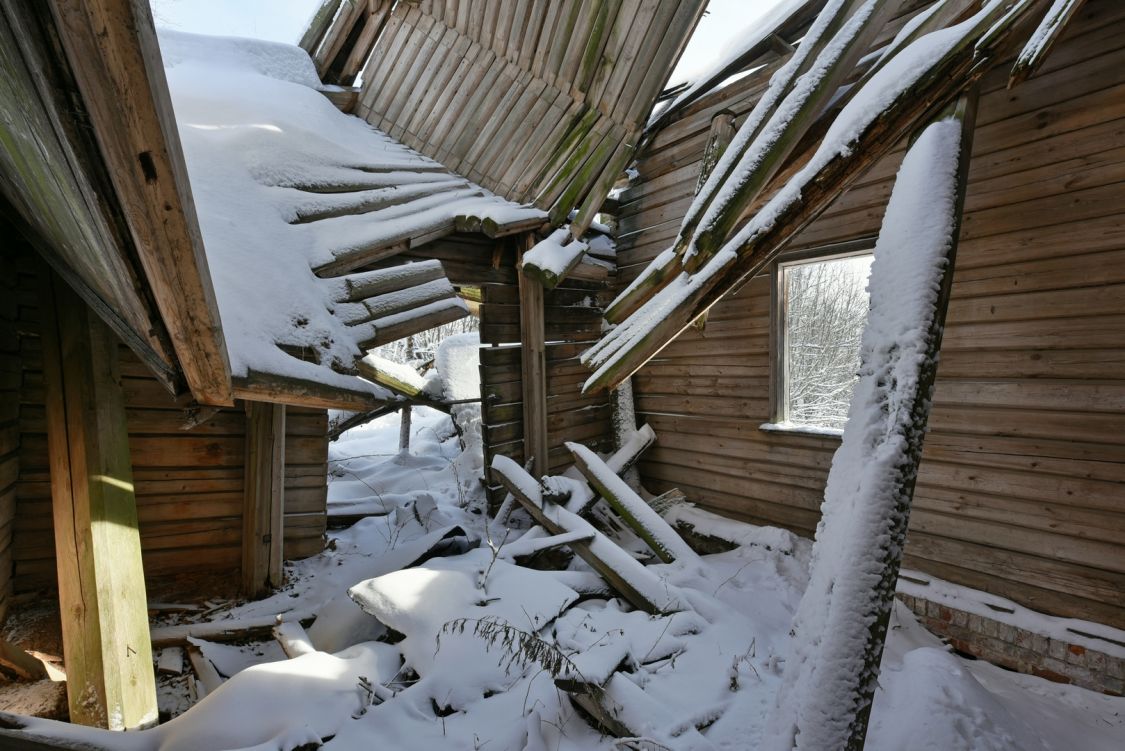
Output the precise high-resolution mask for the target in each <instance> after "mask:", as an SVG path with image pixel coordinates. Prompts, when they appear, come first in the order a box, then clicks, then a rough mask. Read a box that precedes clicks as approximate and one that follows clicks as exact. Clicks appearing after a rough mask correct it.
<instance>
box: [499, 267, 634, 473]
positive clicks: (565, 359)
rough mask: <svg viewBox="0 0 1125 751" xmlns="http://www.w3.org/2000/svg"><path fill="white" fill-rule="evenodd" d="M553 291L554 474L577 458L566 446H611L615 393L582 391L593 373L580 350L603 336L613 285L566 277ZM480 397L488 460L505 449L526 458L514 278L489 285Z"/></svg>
mask: <svg viewBox="0 0 1125 751" xmlns="http://www.w3.org/2000/svg"><path fill="white" fill-rule="evenodd" d="M564 285H565V286H562V287H558V288H556V289H553V290H549V291H547V292H546V296H545V302H546V304H545V311H544V313H545V319H546V330H547V444H548V446H549V452H548V455H549V457H550V458H549V465H550V468H551V472H561V471H562V470H563V469H565V468H566V467H569V466H570V465H571V464H572V463H573V460H572V459H571V456H570V454H569V452H567V450H566V448H565V446H564V445H563V444H564V443H565V442H567V441H578V442H580V443H583V444H585V445H587V446H590V447H591V448H594V449H595V450H599V451H601V450H606V449H609V448H611V445H612V439H613V432H612V429H611V426H610V405H609V397H608V395H607V394H606V392H604V391H602V392H599V393H596V394H591V395H586V396H584V395H582V394H581V386H582V381H583V380H585V378H586V376H587V375H588V371H587V370H586V368H585V366H583V365H582V363H580V362H579V361H578V355H579V353H580V352H582V350H584V349H586V348H587V347H588V346H589V345H590V343H592V342H593V341H594V340H595V339H597V336H598V333H599V331H600V329H601V318H602V309H603V306H604V305H605V304H606V303H607V302H608V298H609V290H608V289H606V288H605V287H604V286H601V285H596V284H586V283H582V282H576V281H566V282H564ZM482 292H483V298H484V301H483V303H482V304H481V306H480V311H481V312H480V321H481V342H482V343H483V344H491V345H496V346H492V347H486V348H484V349H482V350H481V358H480V361H481V368H480V371H481V396H482V397H483V403H482V417H483V427H482V434H483V438H484V446H485V460H486V466H487V464H488V463H490V462H491V460H492V456H494V455H496V454H503V455H505V456H510V457H512V458H513V459H515V460H516V461H518V462H520V463H521V464H522V463H523V461H524V453H523V397H522V394H523V382H522V376H521V370H520V349H521V348H520V346H519V340H520V327H519V290H518V288H517V286H516V285H515V284H510V285H500V284H491V285H486V286H484V287H482Z"/></svg>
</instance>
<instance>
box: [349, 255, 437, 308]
mask: <svg viewBox="0 0 1125 751" xmlns="http://www.w3.org/2000/svg"><path fill="white" fill-rule="evenodd" d="M444 277H445V271H444V270H443V269H442V266H441V261H417V262H414V263H404V264H402V265H401V266H392V267H390V268H387V269H376V270H374V271H364V272H360V273H357V274H349V275H348V276H345V277H343V278H341V279H340V280H338V282H337V286H336V288H335V291H334V294H333V299H334V300H335V301H336V302H362V301H364V300H367V299H370V298H372V297H376V296H378V295H385V294H387V293H388V292H397V291H398V290H402V289H406V288H407V287H417V286H418V285H420V284H425V283H426V282H432V281H434V280H435V279H442V278H444Z"/></svg>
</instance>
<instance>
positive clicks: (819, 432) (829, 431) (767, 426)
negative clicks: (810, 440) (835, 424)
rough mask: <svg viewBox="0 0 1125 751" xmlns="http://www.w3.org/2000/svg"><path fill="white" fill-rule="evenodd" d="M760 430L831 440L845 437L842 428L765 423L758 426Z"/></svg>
mask: <svg viewBox="0 0 1125 751" xmlns="http://www.w3.org/2000/svg"><path fill="white" fill-rule="evenodd" d="M758 430H764V431H766V432H767V433H798V434H800V435H815V436H823V437H831V438H839V437H841V436H842V435H844V431H843V430H842V429H840V428H823V427H819V426H816V425H798V424H796V423H792V422H763V423H762V424H761V425H759V426H758Z"/></svg>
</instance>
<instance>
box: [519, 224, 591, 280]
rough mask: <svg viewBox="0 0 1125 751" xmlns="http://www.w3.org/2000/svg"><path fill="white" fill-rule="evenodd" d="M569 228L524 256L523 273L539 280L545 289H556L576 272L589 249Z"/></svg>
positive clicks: (549, 238)
mask: <svg viewBox="0 0 1125 751" xmlns="http://www.w3.org/2000/svg"><path fill="white" fill-rule="evenodd" d="M589 247H590V246H588V245H587V244H586V243H584V242H582V241H580V240H576V239H575V238H574V237H573V236H572V235H571V234H570V230H569V228H567V227H563V228H561V229H557V230H555V231H554V232H552V233H551V234H550V235H549V236H548V237H547V239H546V240H542V241H540V242H538V243H536V244H535V246H534V247H533V248H532V249H531V250H529V251H527V253H525V254H524V256H523V273H524V274H527V275H528V276H530V277H532V278H533V279H538V280H539V282H540V283H541V284H542V285H543V288H544V289H554V288H555V287H556V286H558V284H559V282H561V281H562V280H563V279H566V277H567V276H568V275H569V274H570V272H571V271H573V270H574V267H575V266H577V265H578V264H579V262H580V261H581V260H582V257H583V256H585V255H586V251H587V250H588V249H589Z"/></svg>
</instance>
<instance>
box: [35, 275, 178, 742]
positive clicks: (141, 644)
mask: <svg viewBox="0 0 1125 751" xmlns="http://www.w3.org/2000/svg"><path fill="white" fill-rule="evenodd" d="M48 284H49V286H48ZM42 299H44V300H54V301H55V304H56V305H57V313H56V311H55V310H52V309H51V307H50V306H49V305H44V313H45V320H44V326H43V355H44V357H43V367H44V377H45V380H46V382H47V384H48V388H47V394H48V396H49V399H48V402H47V419H48V437H49V441H50V461H51V480H52V482H51V488H52V496H53V507H54V529H55V549H56V551H57V552H58V555H57V562H58V573H59V579H58V584H59V602H60V609H61V610H62V611H63V612H65V613H67V614H68V617H67V618H64V619H63V621H62V629H63V651H64V657H65V660H66V666H67V683H68V687H69V690H68V692H67V694H68V702H69V705H70V718H71V721H72V722H79V723H81V724H86V725H95V726H99V727H108V728H111V729H117V730H124V729H127V728H143V727H147V726H149V725H153V724H155V723H156V721H157V707H156V685H155V681H154V678H153V671H152V652H151V648H150V646H149V641H148V609H147V605H146V597H145V584H144V578H143V575H144V570H143V567H142V563H141V542H140V534H139V531H138V523H137V510H136V498H135V496H134V491H133V477H132V467H131V462H130V457H129V446H128V434H127V427H126V422H125V407H124V398H123V393H122V391H121V387H120V385H119V380H118V375H117V373H116V369H117V362H118V358H117V347H118V346H119V345H118V340H117V339H116V337H114V335H113V334H112V333H111V332H110V331H109V329H108V328H106V327H105V325H104V324H102V322H101V321H100V320H99V319H97V318H96V317H95V316H94V315H93V313H92V312H91V311H90V310H89V309H88V308H87V307H86V306H85V305H84V304H83V303H82V302H81V301H80V300H79V299H78V298H77V297H76V296H75V295H74V293H73V292H71V291H70V289H69V288H67V287H66V286H65V284H64V283H63V282H62V281H61V280H59V279H58V278H55V279H54V280H53V282H49V283H47V284H45V285H44V296H43V298H42Z"/></svg>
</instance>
